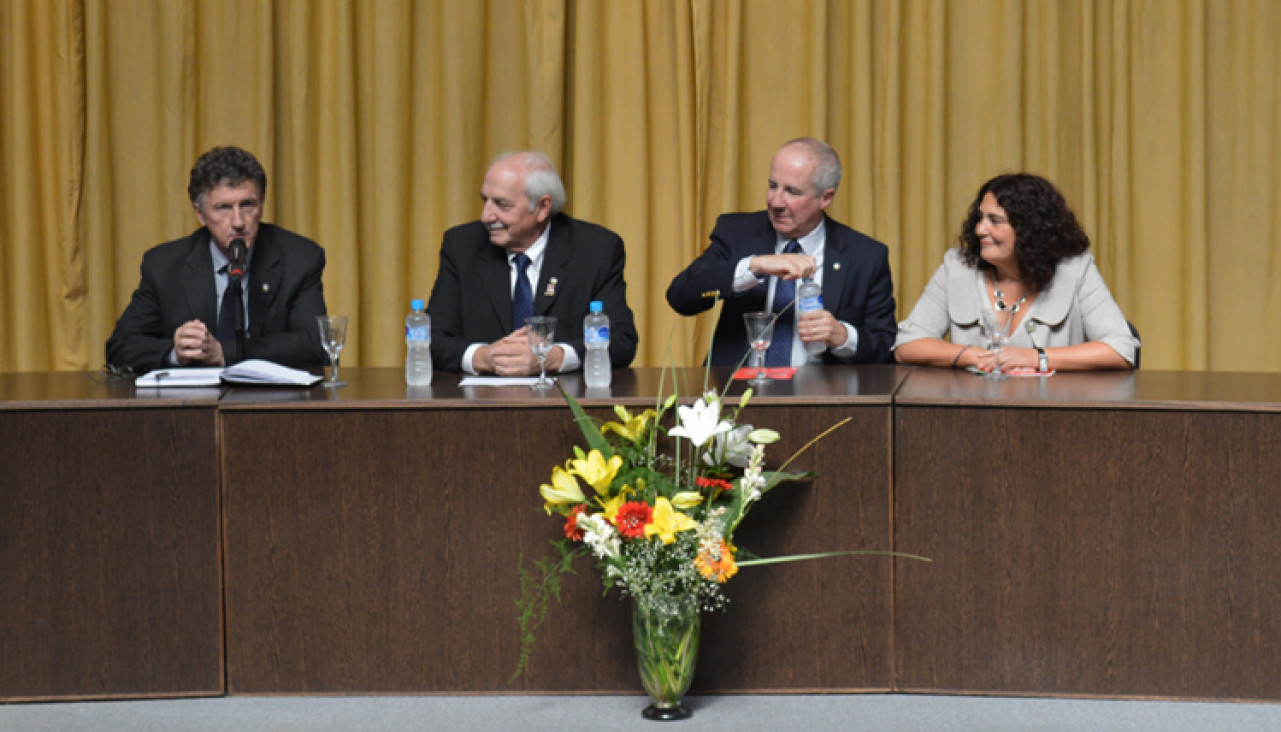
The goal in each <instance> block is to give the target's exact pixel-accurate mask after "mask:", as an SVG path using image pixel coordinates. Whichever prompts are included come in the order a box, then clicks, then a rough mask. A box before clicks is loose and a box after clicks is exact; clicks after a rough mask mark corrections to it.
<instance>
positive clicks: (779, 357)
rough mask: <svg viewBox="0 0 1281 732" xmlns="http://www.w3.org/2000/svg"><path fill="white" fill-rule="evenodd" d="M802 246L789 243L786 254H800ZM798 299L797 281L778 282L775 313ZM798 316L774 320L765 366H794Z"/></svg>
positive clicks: (792, 241) (776, 284) (775, 286)
mask: <svg viewBox="0 0 1281 732" xmlns="http://www.w3.org/2000/svg"><path fill="white" fill-rule="evenodd" d="M801 251H802V250H801V245H800V243H798V242H797V241H796V240H795V239H793V240H791V241H789V242H788V243H787V247H786V248H785V249H783V253H784V254H800V253H801ZM795 299H796V280H782V279H780V280H777V281H776V282H775V283H774V307H773V311H774V312H775V313H778V312H780V311H781V310H782V309H783V308H785V307H787V306H788V305H789V304H790V303H791V302H792V301H793V300H795ZM795 323H796V314H795V313H793V312H791V311H790V310H789V311H788V312H786V313H784V314H783V315H781V316H778V317H776V318H775V319H774V338H773V340H771V341H770V344H769V350H767V351H765V365H766V366H770V367H776V366H791V365H792V333H793V332H795V325H794V324H795Z"/></svg>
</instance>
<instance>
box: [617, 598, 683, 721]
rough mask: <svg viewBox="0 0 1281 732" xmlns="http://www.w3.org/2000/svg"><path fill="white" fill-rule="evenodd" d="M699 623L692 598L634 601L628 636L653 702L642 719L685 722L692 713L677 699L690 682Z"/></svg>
mask: <svg viewBox="0 0 1281 732" xmlns="http://www.w3.org/2000/svg"><path fill="white" fill-rule="evenodd" d="M699 632H700V620H699V614H698V598H697V597H696V596H694V595H688V596H680V597H668V598H660V599H658V600H653V601H647V602H638V603H636V606H635V608H634V609H633V611H632V635H633V638H634V640H635V642H636V665H637V667H638V668H639V669H640V677H641V683H642V684H644V686H645V691H646V692H648V693H649V696H650V698H652V699H653V700H654V703H653V704H651V705H649V706H648V707H646V708H645V711H644V712H642V714H643V716H644V717H645V718H646V719H663V720H666V719H685V718H687V717H689V716H691V715H692V714H693V712H691V711H690V710H689V708H688V707H686V706H685V705H684V704H682V703H681V699H682V698H684V696H685V692H686V691H689V685H690V683H691V682H692V681H693V680H694V665H695V664H696V663H697V662H698V637H699Z"/></svg>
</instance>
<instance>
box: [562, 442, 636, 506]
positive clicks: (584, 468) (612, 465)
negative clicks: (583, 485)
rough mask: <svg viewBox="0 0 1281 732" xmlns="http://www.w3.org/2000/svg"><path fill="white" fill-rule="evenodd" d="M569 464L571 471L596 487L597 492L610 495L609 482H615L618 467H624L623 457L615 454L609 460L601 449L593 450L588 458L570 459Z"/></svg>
mask: <svg viewBox="0 0 1281 732" xmlns="http://www.w3.org/2000/svg"><path fill="white" fill-rule="evenodd" d="M569 465H570V466H571V468H572V469H571V470H570V472H571V473H573V474H575V475H577V476H578V477H580V478H582V479H583V480H584V481H586V482H587V484H588V485H590V486H591V487H592V488H595V489H596V493H597V494H599V495H602V496H608V495H609V484H610V483H613V482H614V476H616V475H618V469H619V468H621V467H623V458H622V457H620V456H618V455H615V456H614V457H612V458H610V459H609V460H608V461H607V460H605V456H604V455H602V454H601V452H600V450H592V451H591V452H589V453H587V457H586V459H583V460H570V461H569Z"/></svg>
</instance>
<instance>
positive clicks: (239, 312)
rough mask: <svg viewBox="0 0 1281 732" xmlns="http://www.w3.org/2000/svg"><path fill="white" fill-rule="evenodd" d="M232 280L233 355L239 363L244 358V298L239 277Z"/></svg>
mask: <svg viewBox="0 0 1281 732" xmlns="http://www.w3.org/2000/svg"><path fill="white" fill-rule="evenodd" d="M234 281H235V283H236V286H235V287H233V288H232V289H233V290H234V293H233V294H234V295H235V297H236V300H235V302H233V303H232V308H233V310H232V312H234V313H235V318H236V352H235V353H234V354H233V356H234V357H235V363H239V362H241V361H243V360H244V358H245V299H244V296H243V292H244V285H243V283H242V281H241V278H240V277H237V278H235V280H234ZM228 365H229V366H230V365H231V364H230V363H228Z"/></svg>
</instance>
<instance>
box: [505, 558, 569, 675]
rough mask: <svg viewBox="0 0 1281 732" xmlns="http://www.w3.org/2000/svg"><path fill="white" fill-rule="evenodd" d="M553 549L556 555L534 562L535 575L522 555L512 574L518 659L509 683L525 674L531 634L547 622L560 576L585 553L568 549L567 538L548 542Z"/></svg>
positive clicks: (532, 649)
mask: <svg viewBox="0 0 1281 732" xmlns="http://www.w3.org/2000/svg"><path fill="white" fill-rule="evenodd" d="M550 543H551V545H552V546H554V547H556V553H555V554H554V555H549V556H545V557H541V558H539V559H537V560H535V562H534V567H535V569H536V570H537V572H536V573H534V574H531V573H530V572H529V571H528V570H526V569H525V556H524V555H523V554H522V555H521V556H520V558H519V559H518V560H517V562H516V571H517V572H518V573H519V574H520V597H519V598H518V599H517V600H516V610H517V614H516V617H517V622H519V623H520V658H519V660H517V662H516V672H515V673H513V674H512V677H511V678H510V679H508V680H507V683H509V684H510V683H512V682H514V681H515V680H516V679H518V678H519V677H520V675H521V674H522V673H524V672H525V668H526V667H527V666H529V656H530V654H531V653H533V651H534V642H535V640H536V636H535V635H534V631H536V630H538V629H539V628H540V627H542V624H543V621H544V620H546V619H547V605H548V602H549V601H550V600H551V598H553V597H554V598H556V602H557V603H559V602H560V601H561V599H560V577H561V575H563V574H574V566H573V565H574V559H576V558H577V557H579V556H581V555H583V554H586V553H587V550H586V547H583V546H581V545H579V546H578V547H571V546H570V542H569V540H568V539H561V540H560V541H553V542H550Z"/></svg>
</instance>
